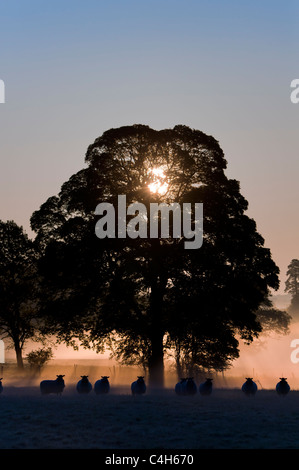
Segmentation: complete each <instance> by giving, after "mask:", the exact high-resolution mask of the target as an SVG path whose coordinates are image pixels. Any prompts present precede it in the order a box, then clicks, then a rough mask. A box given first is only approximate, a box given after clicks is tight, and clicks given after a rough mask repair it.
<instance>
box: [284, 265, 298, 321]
mask: <svg viewBox="0 0 299 470" xmlns="http://www.w3.org/2000/svg"><path fill="white" fill-rule="evenodd" d="M285 292H288V293H289V294H291V295H292V299H291V305H290V307H289V309H288V310H289V312H290V313H297V312H299V260H298V259H293V260H292V261H291V263H290V264H289V266H288V270H287V280H286V283H285Z"/></svg>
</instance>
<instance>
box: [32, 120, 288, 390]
mask: <svg viewBox="0 0 299 470" xmlns="http://www.w3.org/2000/svg"><path fill="white" fill-rule="evenodd" d="M85 162H86V166H85V168H83V169H82V170H81V171H79V172H78V173H76V174H74V175H73V176H71V177H70V179H69V180H68V181H67V182H65V183H64V184H63V185H62V187H61V191H60V193H59V194H58V195H57V196H52V197H50V198H49V199H48V200H47V201H46V202H45V203H44V204H42V206H41V207H40V209H39V210H37V211H36V212H35V213H33V215H32V218H31V226H32V229H33V230H34V231H35V232H36V233H37V237H36V240H37V241H38V242H39V244H40V247H41V249H42V250H43V253H44V256H43V258H42V262H41V265H40V269H41V273H42V274H43V275H44V277H45V286H44V287H45V290H44V292H45V296H46V299H45V310H44V314H45V318H47V321H48V323H47V324H48V331H50V332H52V333H55V334H57V336H58V338H59V339H60V340H63V341H66V342H68V343H71V342H72V340H73V338H79V340H80V341H81V342H82V344H83V345H92V346H94V347H96V348H97V349H98V350H99V351H101V350H103V348H104V347H105V345H107V344H108V345H109V346H110V347H111V348H112V349H113V351H114V353H115V354H116V355H117V357H119V358H120V359H122V360H124V361H127V362H128V361H130V360H131V361H132V362H135V363H140V364H143V365H145V366H146V367H148V369H149V373H150V381H151V383H158V384H162V383H163V371H164V362H163V360H164V354H165V349H166V348H170V349H172V350H174V351H175V354H176V358H177V360H178V361H182V360H186V361H187V360H190V358H191V360H192V361H194V362H195V363H197V364H200V363H202V364H203V365H206V364H208V363H209V361H210V364H211V358H212V363H213V367H215V368H217V367H218V368H223V366H224V365H225V363H227V362H230V361H232V360H233V359H234V358H235V357H237V355H238V341H237V340H236V335H237V334H238V335H241V338H243V339H244V340H245V341H249V342H250V341H252V340H253V338H254V337H255V336H257V335H258V334H259V333H260V332H261V330H262V326H261V323H260V322H259V321H258V318H257V315H256V312H257V310H258V309H259V307H260V306H261V305H262V304H263V303H264V302H265V301H267V299H268V296H269V291H270V289H271V288H273V289H277V288H278V285H279V280H278V273H279V270H278V267H277V266H276V264H275V263H274V261H273V260H272V258H271V253H270V250H269V249H267V248H265V247H264V239H263V238H262V236H261V235H260V234H259V233H258V232H257V229H256V224H255V221H254V220H253V219H251V218H249V217H248V216H247V215H246V209H247V206H248V203H247V201H246V200H245V198H244V197H243V196H242V195H241V193H240V188H239V183H238V181H236V180H233V179H229V178H228V177H227V176H226V175H225V169H226V160H225V158H224V154H223V151H222V149H221V148H220V146H219V144H218V142H217V141H216V140H215V139H214V138H213V137H211V136H207V135H205V134H204V133H203V132H201V131H198V130H193V129H190V128H189V127H186V126H182V125H178V126H175V127H174V128H173V129H165V130H161V131H156V130H153V129H151V128H149V127H148V126H145V125H134V126H126V127H121V128H118V129H110V130H108V131H106V132H104V134H103V135H102V136H101V137H99V138H97V139H96V140H95V142H94V143H93V144H91V145H90V146H89V147H88V149H87V153H86V158H85ZM157 169H158V171H153V170H157ZM159 175H160V177H161V175H163V176H162V181H161V178H160V181H159ZM157 178H158V183H157ZM157 184H158V186H157ZM159 184H160V187H161V185H164V186H163V191H159V190H157V188H159ZM155 185H156V186H155ZM118 195H126V198H127V205H129V204H130V203H132V202H139V203H143V204H144V205H145V206H146V207H147V208H149V205H150V203H152V202H165V203H172V202H177V203H179V204H180V206H181V207H182V205H183V203H187V202H189V203H191V204H193V205H194V203H196V202H200V203H203V214H204V215H203V222H204V229H203V245H202V247H201V248H199V249H186V248H185V246H184V241H185V240H184V237H183V236H182V237H180V238H172V237H171V236H170V237H169V238H167V239H165V238H162V237H161V236H159V237H158V238H136V239H132V238H129V237H126V238H105V239H99V238H97V237H96V235H95V224H96V222H97V220H98V219H99V216H96V215H95V208H96V206H97V205H98V204H99V203H102V202H109V203H112V204H113V205H114V207H117V200H118ZM192 207H193V206H192ZM128 220H129V219H128ZM116 232H117V227H116ZM160 235H161V234H160Z"/></svg>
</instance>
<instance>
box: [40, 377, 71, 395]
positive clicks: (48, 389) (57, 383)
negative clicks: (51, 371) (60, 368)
mask: <svg viewBox="0 0 299 470" xmlns="http://www.w3.org/2000/svg"><path fill="white" fill-rule="evenodd" d="M56 377H57V378H56V379H55V380H42V381H41V383H40V391H41V393H42V395H46V394H48V393H57V394H60V395H61V393H62V392H63V389H64V387H65V384H64V380H63V377H64V375H57V376H56Z"/></svg>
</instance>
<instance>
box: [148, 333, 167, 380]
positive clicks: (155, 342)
mask: <svg viewBox="0 0 299 470" xmlns="http://www.w3.org/2000/svg"><path fill="white" fill-rule="evenodd" d="M163 336H164V335H163V333H162V332H161V331H159V330H157V331H156V332H154V331H153V332H152V335H151V346H152V351H151V357H150V359H149V365H148V370H149V385H150V386H151V387H154V388H157V387H159V388H161V387H162V388H163V387H164V348H163Z"/></svg>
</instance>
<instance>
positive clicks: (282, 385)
mask: <svg viewBox="0 0 299 470" xmlns="http://www.w3.org/2000/svg"><path fill="white" fill-rule="evenodd" d="M279 380H280V382H278V383H277V384H276V391H277V393H278V395H282V396H285V395H287V394H288V393H289V391H290V389H291V387H290V386H289V384H288V382H287V379H286V378H285V377H281V378H280V379H279Z"/></svg>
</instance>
